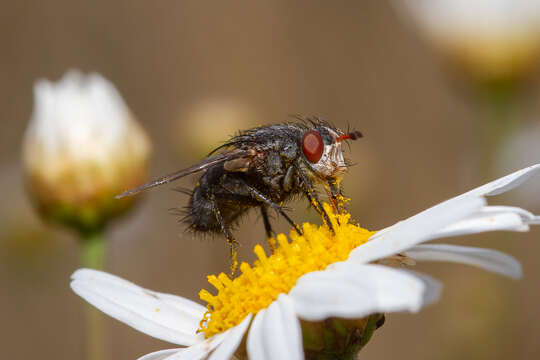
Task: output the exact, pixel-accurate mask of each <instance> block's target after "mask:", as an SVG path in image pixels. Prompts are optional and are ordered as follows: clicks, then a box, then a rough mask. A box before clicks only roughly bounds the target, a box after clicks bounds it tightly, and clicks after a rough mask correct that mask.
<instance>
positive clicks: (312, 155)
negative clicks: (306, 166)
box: [302, 130, 324, 164]
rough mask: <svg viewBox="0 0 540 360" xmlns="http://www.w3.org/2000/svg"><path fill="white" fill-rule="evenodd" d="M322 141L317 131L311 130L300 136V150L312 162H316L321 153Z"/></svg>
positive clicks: (322, 148)
mask: <svg viewBox="0 0 540 360" xmlns="http://www.w3.org/2000/svg"><path fill="white" fill-rule="evenodd" d="M323 150H324V142H323V139H322V137H321V134H319V132H318V131H315V130H311V131H308V132H306V133H305V134H304V137H303V138H302V151H303V152H304V155H305V156H306V158H307V159H308V161H309V162H310V163H312V164H315V163H317V162H318V161H319V160H320V159H321V156H322V154H323Z"/></svg>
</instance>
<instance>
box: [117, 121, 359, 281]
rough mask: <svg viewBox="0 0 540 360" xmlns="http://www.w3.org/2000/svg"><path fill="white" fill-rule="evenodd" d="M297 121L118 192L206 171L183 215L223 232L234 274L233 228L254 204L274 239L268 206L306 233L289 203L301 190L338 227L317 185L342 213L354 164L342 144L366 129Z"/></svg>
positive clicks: (244, 136)
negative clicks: (343, 186) (343, 184)
mask: <svg viewBox="0 0 540 360" xmlns="http://www.w3.org/2000/svg"><path fill="white" fill-rule="evenodd" d="M297 119H298V120H300V121H299V122H287V123H282V124H276V125H267V126H260V127H256V128H253V129H249V130H244V131H240V132H239V134H238V135H236V136H233V137H232V138H231V139H230V140H229V141H227V142H226V143H224V144H223V145H221V146H219V147H217V148H216V149H214V150H213V151H212V152H211V153H210V154H209V155H208V157H206V158H205V159H203V160H201V161H200V162H198V163H196V164H194V165H192V166H190V167H188V168H186V169H183V170H180V171H177V172H174V173H172V174H169V175H165V176H163V177H161V178H158V179H156V180H154V181H151V182H149V183H147V184H144V185H142V186H139V187H136V188H134V189H131V190H128V191H126V192H124V193H122V194H120V195H118V196H117V198H123V197H125V196H130V195H135V194H137V193H139V192H141V191H144V190H147V189H150V188H153V187H155V186H158V185H163V184H166V183H169V182H171V181H174V180H177V179H180V178H182V177H184V176H187V175H190V174H194V173H198V172H202V173H203V174H202V175H201V177H200V179H199V181H198V182H197V185H196V186H195V188H194V189H193V190H187V191H184V192H186V193H188V194H189V195H190V200H189V204H188V206H187V211H186V216H185V218H184V221H185V222H186V223H187V224H188V227H189V228H190V229H191V230H193V231H195V232H203V233H206V232H213V233H223V235H224V236H225V238H226V239H227V243H228V245H229V249H230V256H231V262H232V265H231V272H232V273H233V274H234V272H235V271H236V268H237V264H238V262H237V248H238V243H237V241H236V240H235V238H234V236H233V234H232V232H231V228H232V227H233V226H234V225H235V224H236V223H237V222H238V220H239V218H240V217H241V216H242V215H243V214H245V213H246V212H247V211H248V210H250V209H251V208H259V210H260V212H261V215H262V218H263V222H264V228H265V231H266V235H267V237H268V238H269V239H270V238H273V237H274V231H273V230H272V226H271V224H270V220H269V217H268V209H269V208H271V209H273V210H275V211H276V212H278V213H279V214H280V215H281V216H283V218H285V220H287V222H289V224H291V226H292V227H293V228H294V229H295V230H296V232H297V233H298V234H302V230H301V229H300V228H299V226H298V225H297V224H296V223H295V222H294V221H293V220H292V219H291V218H290V217H289V215H288V214H287V213H286V212H285V210H284V208H283V206H282V204H283V203H284V202H286V201H287V200H289V199H290V198H291V197H292V196H294V195H304V196H306V198H307V199H308V200H309V202H310V204H311V206H313V207H314V208H315V210H316V211H317V212H318V213H319V214H320V215H321V217H322V218H323V220H324V221H325V223H326V224H327V225H328V227H329V228H330V229H331V230H332V231H333V227H332V224H331V222H330V218H329V216H328V214H327V213H326V211H325V210H324V208H323V206H322V204H321V201H320V200H319V196H318V194H317V192H316V189H315V185H317V184H321V185H322V186H323V187H324V188H325V190H326V192H327V193H328V197H329V200H330V202H331V204H332V206H333V207H334V209H335V210H336V211H341V206H342V205H341V202H340V201H339V199H340V196H341V190H340V185H339V184H340V180H341V178H342V176H343V175H344V173H345V171H346V170H347V167H348V164H347V163H346V161H345V160H344V158H343V153H342V149H341V145H342V142H343V141H344V140H356V139H358V138H360V137H362V134H361V133H360V132H359V131H349V132H346V133H345V132H343V131H342V130H340V129H338V128H336V127H334V126H332V125H331V124H330V123H328V122H327V121H324V120H321V119H319V118H305V119H304V118H301V117H297Z"/></svg>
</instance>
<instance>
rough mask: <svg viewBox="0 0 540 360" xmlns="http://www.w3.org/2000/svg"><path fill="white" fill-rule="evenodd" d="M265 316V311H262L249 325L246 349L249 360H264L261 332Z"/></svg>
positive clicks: (262, 334) (262, 333)
mask: <svg viewBox="0 0 540 360" xmlns="http://www.w3.org/2000/svg"><path fill="white" fill-rule="evenodd" d="M265 316H266V309H263V310H261V311H259V312H258V313H257V315H255V319H253V322H252V323H251V328H250V329H249V333H248V338H247V343H246V348H247V353H248V357H249V359H257V360H264V359H266V354H265V350H264V346H263V344H264V337H263V336H264V331H263V326H262V325H263V322H264V318H265Z"/></svg>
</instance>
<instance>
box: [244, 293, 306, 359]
mask: <svg viewBox="0 0 540 360" xmlns="http://www.w3.org/2000/svg"><path fill="white" fill-rule="evenodd" d="M247 351H248V355H249V358H250V359H257V360H280V359H291V360H301V359H304V351H303V349H302V332H301V328H300V321H299V320H298V318H297V317H296V313H295V311H294V305H293V302H292V300H291V298H290V297H289V296H287V295H284V294H281V295H280V296H279V297H278V299H277V300H276V301H274V302H273V303H272V304H270V306H269V307H268V308H266V309H265V310H263V311H260V312H259V313H258V314H257V316H256V317H255V320H253V324H252V326H251V329H250V331H249V335H248V341H247Z"/></svg>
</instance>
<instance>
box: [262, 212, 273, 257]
mask: <svg viewBox="0 0 540 360" xmlns="http://www.w3.org/2000/svg"><path fill="white" fill-rule="evenodd" d="M261 215H262V218H263V222H264V230H265V231H266V241H268V246H269V247H270V251H271V252H272V253H274V250H275V249H276V239H275V234H274V231H273V230H272V225H271V224H270V218H269V217H268V209H267V208H266V205H261Z"/></svg>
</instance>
